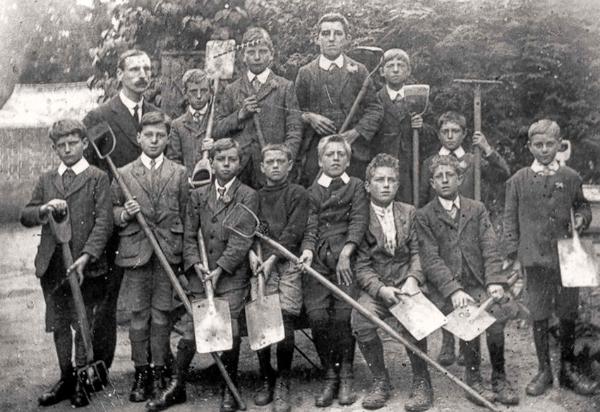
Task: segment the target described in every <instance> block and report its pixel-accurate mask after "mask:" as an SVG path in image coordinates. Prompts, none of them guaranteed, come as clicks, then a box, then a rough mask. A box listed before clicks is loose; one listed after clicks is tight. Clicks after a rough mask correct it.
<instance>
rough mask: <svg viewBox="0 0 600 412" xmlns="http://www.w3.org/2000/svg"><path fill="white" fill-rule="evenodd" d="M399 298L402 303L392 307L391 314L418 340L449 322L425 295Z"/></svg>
mask: <svg viewBox="0 0 600 412" xmlns="http://www.w3.org/2000/svg"><path fill="white" fill-rule="evenodd" d="M399 298H400V302H398V303H397V304H395V305H394V306H392V307H391V308H390V312H391V314H392V315H394V317H395V318H396V319H398V320H399V321H400V323H401V324H402V326H404V328H405V329H406V330H408V331H409V332H410V334H411V335H413V336H414V338H415V339H416V340H421V339H423V338H426V337H427V336H429V335H430V334H432V333H433V332H435V331H436V330H438V329H439V328H441V327H442V326H444V325H445V324H446V323H447V322H448V320H447V319H446V317H445V316H444V314H443V313H442V312H440V310H439V309H438V308H437V307H436V306H435V305H434V304H433V303H432V302H431V301H430V300H429V299H427V297H425V295H424V294H423V293H417V294H416V295H413V296H408V295H401V296H400V297H399Z"/></svg>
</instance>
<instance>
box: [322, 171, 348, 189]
mask: <svg viewBox="0 0 600 412" xmlns="http://www.w3.org/2000/svg"><path fill="white" fill-rule="evenodd" d="M340 179H342V182H344V184H345V185H347V184H348V182H349V181H350V176H348V174H347V173H346V172H344V174H342V175H341V176H340ZM332 181H333V178H332V177H330V176H327V175H326V174H325V173H321V176H319V180H317V183H318V184H319V185H321V186H323V187H329V185H330V184H331V182H332Z"/></svg>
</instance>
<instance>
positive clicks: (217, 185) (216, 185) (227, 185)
mask: <svg viewBox="0 0 600 412" xmlns="http://www.w3.org/2000/svg"><path fill="white" fill-rule="evenodd" d="M234 181H235V177H234V178H233V179H231V180H230V181H229V182H227V183H225V186H221V185H220V184H219V181H218V180H217V179H215V190H216V191H217V199H219V197H220V195H219V189H221V188H223V187H224V188H225V193H224V194H223V196H225V195H226V194H227V193H228V192H229V188H231V185H232V184H233V182H234Z"/></svg>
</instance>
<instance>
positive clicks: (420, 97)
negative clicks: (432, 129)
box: [402, 84, 430, 115]
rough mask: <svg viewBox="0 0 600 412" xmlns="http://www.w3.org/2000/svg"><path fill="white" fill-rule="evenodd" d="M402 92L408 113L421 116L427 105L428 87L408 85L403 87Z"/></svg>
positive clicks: (424, 85) (426, 85)
mask: <svg viewBox="0 0 600 412" xmlns="http://www.w3.org/2000/svg"><path fill="white" fill-rule="evenodd" d="M402 90H404V100H405V101H406V104H407V105H408V112H409V113H411V114H418V115H423V113H425V110H427V106H428V105H429V91H430V87H429V85H428V84H408V85H405V86H404V87H403V88H402Z"/></svg>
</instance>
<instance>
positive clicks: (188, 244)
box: [183, 178, 258, 294]
mask: <svg viewBox="0 0 600 412" xmlns="http://www.w3.org/2000/svg"><path fill="white" fill-rule="evenodd" d="M238 203H241V204H243V205H246V206H247V207H248V208H250V210H252V211H253V212H254V213H257V212H258V196H257V194H256V192H255V191H254V190H253V189H251V188H250V187H248V186H246V185H244V184H242V183H241V182H240V181H239V179H237V178H236V179H235V181H234V182H233V183H232V185H231V187H230V188H229V190H228V191H227V193H226V201H221V200H217V193H216V188H215V183H214V182H213V183H211V184H210V185H207V186H202V187H200V188H198V189H195V190H193V191H192V193H191V195H190V200H189V204H188V207H187V214H186V219H185V235H184V251H183V256H184V268H185V270H186V271H189V273H190V276H189V281H190V290H192V291H193V292H195V293H201V292H202V291H203V290H204V287H203V286H202V283H201V282H200V280H199V279H198V277H197V276H196V274H195V273H194V271H193V270H190V269H192V266H193V265H194V264H196V263H201V262H202V260H201V258H200V251H199V248H198V229H199V228H202V236H203V237H204V242H205V245H206V252H207V255H208V266H209V268H210V270H214V269H215V268H216V267H217V266H220V267H221V268H223V270H224V271H225V273H224V274H223V276H221V278H220V280H219V282H218V283H217V287H216V293H218V294H221V293H224V292H227V291H230V290H237V289H244V288H246V287H248V280H249V277H250V274H249V266H248V250H250V247H251V246H252V239H246V238H243V237H241V236H239V235H237V234H235V233H233V232H230V231H229V230H227V229H226V228H225V227H224V226H223V221H224V220H225V217H226V216H227V215H228V214H229V213H230V212H231V210H232V209H233V208H234V207H235V205H236V204H238ZM244 226H246V227H247V226H248V225H244Z"/></svg>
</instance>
